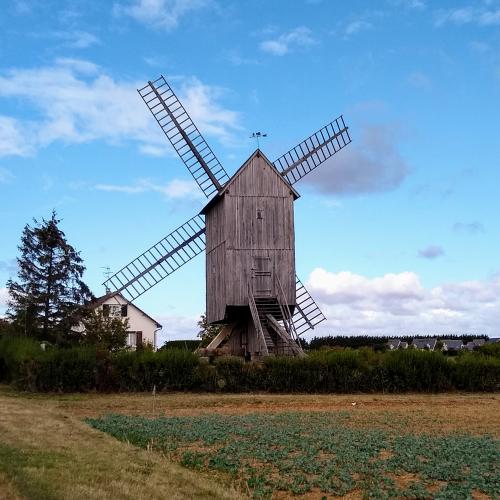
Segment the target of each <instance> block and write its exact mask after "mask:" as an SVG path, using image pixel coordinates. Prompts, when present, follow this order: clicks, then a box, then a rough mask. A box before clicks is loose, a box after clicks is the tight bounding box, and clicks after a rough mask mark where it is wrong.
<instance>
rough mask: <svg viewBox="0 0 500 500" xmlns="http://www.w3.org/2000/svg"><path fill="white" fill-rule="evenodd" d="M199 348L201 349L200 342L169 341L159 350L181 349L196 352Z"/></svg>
mask: <svg viewBox="0 0 500 500" xmlns="http://www.w3.org/2000/svg"><path fill="white" fill-rule="evenodd" d="M198 347H200V341H199V340H169V341H168V342H165V343H164V344H163V345H162V346H161V347H160V349H159V350H160V351H164V350H169V349H181V350H186V351H191V352H194V351H196V349H198Z"/></svg>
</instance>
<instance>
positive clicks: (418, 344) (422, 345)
mask: <svg viewBox="0 0 500 500" xmlns="http://www.w3.org/2000/svg"><path fill="white" fill-rule="evenodd" d="M436 342H437V339H413V341H412V343H411V346H412V347H413V348H415V349H425V350H428V351H433V350H434V349H435V348H436Z"/></svg>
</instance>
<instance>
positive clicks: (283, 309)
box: [275, 275, 300, 346]
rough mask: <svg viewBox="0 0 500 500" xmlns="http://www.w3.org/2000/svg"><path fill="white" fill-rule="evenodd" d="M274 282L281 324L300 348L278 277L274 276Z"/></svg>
mask: <svg viewBox="0 0 500 500" xmlns="http://www.w3.org/2000/svg"><path fill="white" fill-rule="evenodd" d="M275 281H276V289H277V291H278V294H277V295H278V297H277V299H278V304H279V306H280V309H281V315H282V316H283V324H284V325H285V330H286V331H287V332H288V334H289V335H290V337H292V339H293V340H294V341H295V342H297V344H298V345H299V346H300V342H299V336H298V335H297V331H296V330H295V325H294V323H293V319H292V315H291V313H290V308H289V307H288V304H287V303H286V302H287V300H286V296H285V292H284V290H283V287H282V286H281V281H280V279H279V278H278V276H276V275H275Z"/></svg>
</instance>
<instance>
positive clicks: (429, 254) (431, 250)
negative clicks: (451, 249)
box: [418, 245, 444, 259]
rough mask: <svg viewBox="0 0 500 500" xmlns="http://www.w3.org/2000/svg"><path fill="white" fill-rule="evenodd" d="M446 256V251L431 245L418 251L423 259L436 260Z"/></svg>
mask: <svg viewBox="0 0 500 500" xmlns="http://www.w3.org/2000/svg"><path fill="white" fill-rule="evenodd" d="M443 255H444V250H443V249H442V248H441V247H440V246H438V245H429V246H428V247H425V248H422V249H421V250H419V251H418V256H419V257H422V258H423V259H436V258H437V257H442V256H443Z"/></svg>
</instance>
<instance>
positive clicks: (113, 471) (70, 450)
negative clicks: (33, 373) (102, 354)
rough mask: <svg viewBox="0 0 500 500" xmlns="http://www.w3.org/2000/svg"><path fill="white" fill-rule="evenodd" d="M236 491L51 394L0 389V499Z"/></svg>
mask: <svg viewBox="0 0 500 500" xmlns="http://www.w3.org/2000/svg"><path fill="white" fill-rule="evenodd" d="M70 401H71V399H70V398H67V399H66V401H65V402H66V403H69V402H70ZM238 497H239V494H238V493H237V492H236V491H234V490H231V489H230V488H227V487H225V486H222V485H220V484H217V483H214V482H213V481H212V480H211V479H210V478H208V477H207V476H205V475H203V474H199V473H195V472H192V471H190V470H188V469H186V468H184V467H182V466H180V465H177V464H175V463H172V462H170V461H168V460H167V459H165V457H163V456H161V455H159V454H156V453H150V452H147V451H144V450H141V449H139V448H137V447H135V446H131V445H128V444H125V443H120V442H118V441H116V440H115V439H113V438H111V437H108V436H105V435H104V434H102V433H99V432H97V431H94V430H92V429H91V428H90V427H89V426H88V425H86V424H84V423H83V422H82V421H81V420H80V419H79V418H75V417H73V416H72V415H71V414H68V413H67V412H65V411H61V410H60V409H59V408H58V407H57V402H56V401H51V400H48V399H47V398H46V400H42V399H38V398H25V397H23V396H22V395H16V397H13V395H12V394H11V395H9V396H5V395H0V498H1V499H17V498H28V499H36V500H39V499H47V500H52V499H68V498H71V499H89V498H92V499H106V500H108V499H109V500H111V499H138V498H151V499H165V498H169V499H191V498H202V499H233V498H238Z"/></svg>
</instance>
